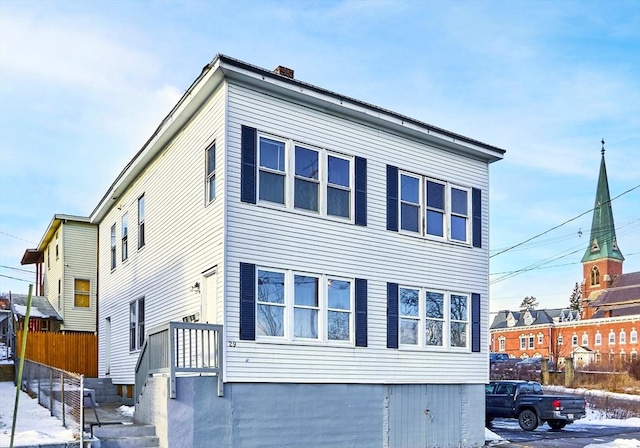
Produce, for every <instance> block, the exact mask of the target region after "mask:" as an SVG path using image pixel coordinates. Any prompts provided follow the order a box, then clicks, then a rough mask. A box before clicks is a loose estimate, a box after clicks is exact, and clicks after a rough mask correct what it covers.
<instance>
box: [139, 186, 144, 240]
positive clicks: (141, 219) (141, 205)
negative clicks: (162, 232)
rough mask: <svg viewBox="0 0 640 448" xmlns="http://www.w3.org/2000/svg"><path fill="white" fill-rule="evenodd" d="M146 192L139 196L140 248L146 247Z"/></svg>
mask: <svg viewBox="0 0 640 448" xmlns="http://www.w3.org/2000/svg"><path fill="white" fill-rule="evenodd" d="M144 244H145V234H144V194H143V195H142V196H140V197H139V198H138V249H140V248H142V247H144Z"/></svg>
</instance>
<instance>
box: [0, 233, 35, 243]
mask: <svg viewBox="0 0 640 448" xmlns="http://www.w3.org/2000/svg"><path fill="white" fill-rule="evenodd" d="M0 234H2V235H6V236H8V237H10V238H15V239H16V240H20V241H24V242H25V243H29V244H38V243H34V242H33V241H29V240H25V239H24V238H20V237H19V236H15V235H11V234H10V233H7V232H3V231H1V230H0Z"/></svg>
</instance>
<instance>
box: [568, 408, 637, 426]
mask: <svg viewBox="0 0 640 448" xmlns="http://www.w3.org/2000/svg"><path fill="white" fill-rule="evenodd" d="M573 425H575V426H579V425H606V426H631V427H638V428H640V418H638V417H632V418H625V419H617V418H607V414H606V412H604V411H601V410H599V409H591V408H587V415H586V417H585V418H581V419H580V420H576V421H575V422H573Z"/></svg>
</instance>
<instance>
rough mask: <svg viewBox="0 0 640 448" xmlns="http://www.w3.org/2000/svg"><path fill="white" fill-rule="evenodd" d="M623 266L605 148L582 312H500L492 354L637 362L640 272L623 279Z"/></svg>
mask: <svg viewBox="0 0 640 448" xmlns="http://www.w3.org/2000/svg"><path fill="white" fill-rule="evenodd" d="M603 145H604V142H603ZM623 261H624V257H623V256H622V252H621V251H620V249H619V247H618V245H617V242H616V233H615V224H614V220H613V210H612V207H611V199H610V196H609V182H608V179H607V169H606V164H605V159H604V146H603V149H602V159H601V162H600V173H599V176H598V185H597V188H596V199H595V204H594V211H593V220H592V225H591V236H590V238H589V243H588V247H587V249H586V251H585V254H584V256H583V258H582V265H583V272H584V279H583V281H582V297H583V300H582V312H581V313H579V312H578V311H575V310H546V309H543V310H529V311H525V312H517V311H509V310H505V311H500V312H499V313H498V314H497V315H496V316H495V318H494V321H493V324H492V325H491V329H490V333H491V351H496V352H506V353H509V355H510V356H511V357H517V358H528V357H532V356H543V357H547V358H550V359H552V360H556V359H557V361H558V363H559V364H562V362H563V359H564V358H566V357H573V358H574V361H576V365H577V366H578V367H582V366H585V365H588V364H590V363H592V362H593V363H596V364H600V363H606V364H609V365H612V366H616V365H622V364H625V363H627V362H629V361H635V360H636V359H638V352H639V351H640V343H639V342H638V331H640V272H631V273H628V274H623V273H622V263H623Z"/></svg>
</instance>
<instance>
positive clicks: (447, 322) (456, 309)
mask: <svg viewBox="0 0 640 448" xmlns="http://www.w3.org/2000/svg"><path fill="white" fill-rule="evenodd" d="M398 300H399V306H398V318H399V320H400V322H399V324H400V325H399V333H400V334H399V339H400V346H404V347H412V346H413V347H432V348H438V347H440V348H452V349H459V348H468V347H469V345H468V340H469V317H470V316H469V295H468V294H458V293H451V292H443V291H431V290H428V289H425V288H412V287H403V286H400V287H399V288H398Z"/></svg>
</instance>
